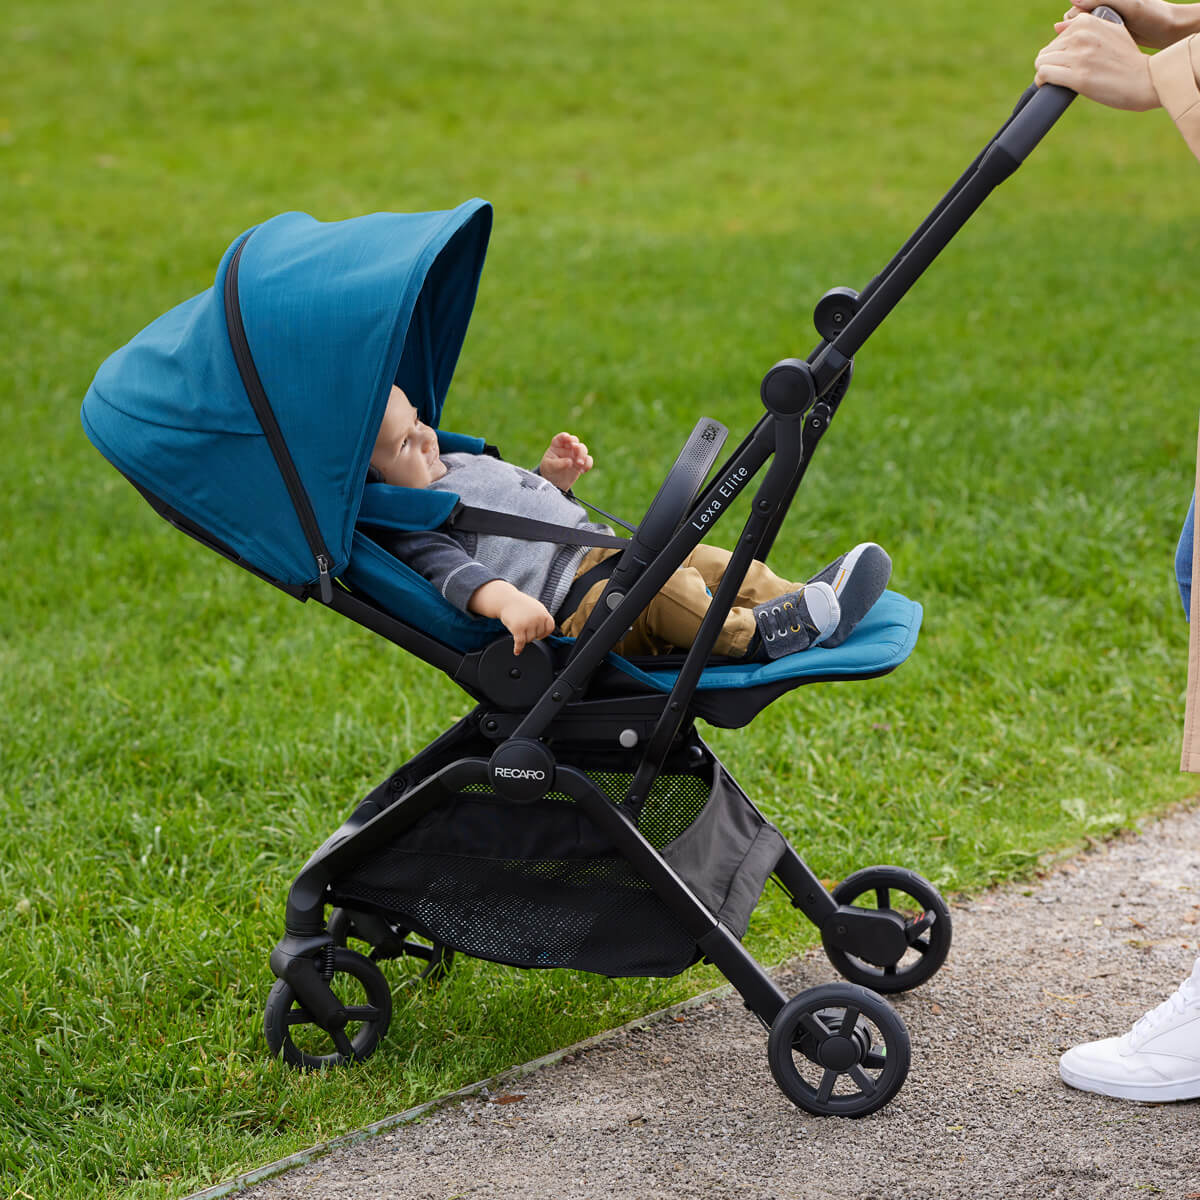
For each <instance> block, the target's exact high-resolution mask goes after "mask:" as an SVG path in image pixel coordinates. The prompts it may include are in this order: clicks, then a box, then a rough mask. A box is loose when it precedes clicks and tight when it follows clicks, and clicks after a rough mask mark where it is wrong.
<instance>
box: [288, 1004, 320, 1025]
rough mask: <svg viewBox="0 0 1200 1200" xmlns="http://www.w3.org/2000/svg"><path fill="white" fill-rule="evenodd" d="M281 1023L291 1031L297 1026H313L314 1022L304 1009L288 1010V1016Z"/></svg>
mask: <svg viewBox="0 0 1200 1200" xmlns="http://www.w3.org/2000/svg"><path fill="white" fill-rule="evenodd" d="M283 1023H284V1024H285V1025H286V1026H287V1027H288V1028H289V1029H292V1028H294V1027H295V1026H297V1025H315V1024H316V1021H314V1020H313V1019H312V1017H311V1016H310V1015H309V1012H308V1009H306V1008H292V1009H289V1010H288V1014H287V1016H286V1017H284V1019H283Z"/></svg>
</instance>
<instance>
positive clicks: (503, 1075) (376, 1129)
mask: <svg viewBox="0 0 1200 1200" xmlns="http://www.w3.org/2000/svg"><path fill="white" fill-rule="evenodd" d="M733 990H734V989H733V986H732V984H728V983H727V984H723V985H722V986H721V987H717V988H713V989H712V990H710V991H707V992H701V993H700V994H699V995H697V996H692V997H691V998H690V999H688V1000H681V1001H680V1002H679V1003H678V1004H672V1005H671V1006H670V1007H668V1008H660V1009H658V1010H657V1011H655V1012H652V1013H647V1014H646V1015H645V1016H644V1017H637V1018H635V1019H634V1020H632V1021H629V1022H628V1023H627V1024H625V1025H621V1026H619V1027H618V1028H616V1029H609V1030H607V1031H605V1032H604V1033H597V1034H595V1035H594V1036H592V1037H590V1038H584V1040H583V1041H581V1042H576V1043H575V1044H574V1045H572V1046H565V1047H564V1048H563V1049H561V1050H553V1051H551V1052H550V1053H549V1054H543V1055H542V1057H541V1058H535V1059H532V1060H531V1061H530V1062H526V1063H521V1064H520V1065H519V1066H516V1067H509V1068H508V1070H506V1071H501V1072H500V1073H499V1074H498V1075H493V1076H492V1077H491V1078H490V1079H481V1080H480V1081H479V1082H478V1083H470V1084H468V1085H467V1086H466V1087H463V1088H459V1089H458V1091H456V1092H447V1093H446V1094H445V1095H444V1096H438V1097H437V1098H436V1099H434V1100H428V1101H426V1102H425V1103H424V1104H418V1105H417V1106H416V1107H415V1108H409V1109H405V1111H404V1112H400V1113H395V1114H394V1115H392V1116H390V1117H384V1118H383V1119H382V1120H381V1121H374V1122H372V1123H371V1124H370V1125H364V1126H363V1128H362V1129H356V1130H354V1131H353V1132H352V1133H344V1134H342V1135H341V1136H340V1137H336V1138H332V1139H330V1140H329V1141H327V1142H318V1143H317V1144H316V1145H314V1146H309V1147H308V1149H306V1150H299V1151H297V1152H296V1153H295V1154H289V1155H288V1156H287V1157H286V1158H280V1159H277V1160H276V1161H275V1162H273V1163H268V1164H267V1165H266V1166H264V1167H257V1168H256V1169H255V1170H253V1171H247V1172H246V1173H245V1174H242V1175H238V1176H236V1177H235V1178H233V1179H230V1180H227V1181H226V1182H225V1183H219V1184H216V1185H215V1186H214V1187H210V1188H205V1189H204V1190H203V1191H201V1192H193V1193H191V1194H190V1195H189V1196H187V1197H186V1198H185V1200H221V1198H222V1197H225V1196H232V1195H235V1194H236V1193H237V1192H240V1191H241V1190H242V1189H243V1188H248V1187H251V1186H252V1185H253V1184H256V1183H262V1182H264V1181H265V1180H267V1179H271V1178H273V1177H274V1176H276V1175H282V1174H284V1172H286V1171H291V1170H293V1169H294V1168H296V1167H303V1166H307V1165H308V1164H309V1163H311V1162H313V1161H314V1160H316V1159H318V1158H323V1157H324V1156H325V1155H326V1154H329V1153H331V1152H332V1151H334V1150H338V1149H341V1148H342V1147H345V1146H354V1145H357V1144H358V1143H359V1142H365V1141H368V1140H369V1139H371V1138H373V1137H378V1136H379V1134H381V1133H386V1132H387V1131H388V1130H389V1129H395V1128H396V1127H397V1126H398V1125H408V1124H410V1123H411V1122H413V1121H419V1120H420V1119H421V1118H422V1117H424V1116H425V1115H427V1114H428V1113H431V1112H434V1111H436V1110H437V1109H439V1108H444V1107H445V1106H446V1105H449V1104H455V1103H457V1102H458V1101H460V1100H466V1099H469V1098H470V1097H472V1096H486V1095H487V1094H488V1093H489V1092H492V1091H496V1090H498V1089H500V1088H502V1087H505V1086H507V1085H508V1084H510V1083H512V1082H513V1081H514V1080H517V1079H521V1078H523V1077H524V1076H526V1075H532V1074H533V1073H534V1072H535V1071H540V1070H541V1069H542V1068H543V1067H549V1066H552V1065H553V1064H554V1063H557V1062H561V1061H562V1060H563V1059H564V1058H566V1057H567V1056H568V1055H572V1054H580V1053H582V1052H583V1051H586V1050H591V1049H594V1048H595V1047H596V1046H602V1045H604V1044H605V1043H607V1042H610V1041H613V1040H615V1039H617V1038H620V1037H621V1036H623V1035H624V1034H627V1033H630V1032H631V1031H633V1030H635V1029H645V1028H646V1027H647V1026H649V1025H657V1024H659V1023H660V1022H662V1021H666V1020H668V1019H670V1018H671V1017H674V1016H677V1015H678V1014H679V1013H683V1012H687V1011H688V1010H689V1009H693V1008H699V1007H700V1006H701V1005H703V1004H707V1003H709V1002H710V1001H713V1000H721V999H724V998H725V997H726V996H730V995H732V994H733Z"/></svg>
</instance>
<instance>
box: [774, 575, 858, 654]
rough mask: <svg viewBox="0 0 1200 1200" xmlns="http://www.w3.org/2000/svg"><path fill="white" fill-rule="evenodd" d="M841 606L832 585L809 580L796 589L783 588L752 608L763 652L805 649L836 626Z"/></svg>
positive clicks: (793, 652) (786, 652)
mask: <svg viewBox="0 0 1200 1200" xmlns="http://www.w3.org/2000/svg"><path fill="white" fill-rule="evenodd" d="M840 616H841V610H840V608H839V606H838V600H837V596H836V595H835V594H834V591H833V588H831V587H830V586H829V584H827V583H809V584H806V585H805V586H804V587H802V588H801V589H800V590H799V591H798V592H785V593H784V594H783V595H782V596H776V597H775V599H774V600H768V601H767V602H766V603H765V604H759V605H756V606H755V609H754V624H755V626H756V627H757V629H758V637H759V643H760V645H761V648H762V653H763V654H765V655H766V657H767V658H782V657H783V656H784V655H785V654H795V653H796V652H797V651H798V650H807V649H808V648H809V646H812V645H815V644H816V643H817V642H819V641H820V640H821V638H823V637H825V636H826V635H827V634H829V633H831V632H832V631H833V630H834V629H835V628H837V623H838V619H839V617H840Z"/></svg>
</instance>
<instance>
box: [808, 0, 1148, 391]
mask: <svg viewBox="0 0 1200 1200" xmlns="http://www.w3.org/2000/svg"><path fill="white" fill-rule="evenodd" d="M1092 15H1093V16H1095V17H1099V18H1100V19H1101V20H1104V21H1111V22H1113V23H1115V24H1118V25H1124V23H1125V22H1124V21H1123V20H1122V19H1121V16H1120V14H1119V13H1118V12H1116V11H1115V10H1114V9H1112V8H1109V7H1108V6H1107V5H1099V6H1098V7H1096V8H1095V9H1093V10H1092ZM1075 95H1076V93H1075V92H1073V91H1071V89H1070V88H1065V87H1059V86H1057V85H1056V84H1049V83H1047V84H1044V85H1043V86H1041V87H1038V86H1037V85H1036V84H1030V86H1029V87H1028V88H1026V89H1025V91H1024V93H1022V95H1021V98H1020V99H1019V100H1018V101H1017V104H1016V107H1015V108H1014V109H1013V111H1012V115H1011V116H1010V117H1009V118H1008V120H1007V121H1005V123H1004V125H1003V126H1002V127H1001V129H1000V131H999V132H998V133H997V134H996V136H995V137H993V138H992V140H991V141H990V142H989V143H988V144H987V146H985V147H984V149H983V150H982V151H981V152H980V153H979V155H978V157H977V158H976V159H975V161H974V162H973V163H971V165H970V166H969V167H968V168H967V170H966V171H965V172H963V174H962V176H961V177H960V178H959V179H958V181H957V182H956V183H955V184H954V186H953V187H952V188H951V189H950V191H949V192H947V193H946V195H945V196H944V197H943V198H942V200H941V202H940V203H939V204H938V205H937V207H936V208H935V209H934V210H933V212H931V213H930V214H929V216H928V217H926V218H925V220H924V221H923V222H922V223H921V225H920V227H919V228H918V229H917V230H916V232H915V233H914V234H913V235H912V236H911V237H910V238H909V239H908V241H907V242H905V244H904V245H903V246H902V247H901V248H900V250H899V252H898V253H897V254H896V256H895V257H894V258H893V259H892V261H891V262H890V263H888V265H887V266H886V267H885V268H884V269H883V270H882V271H881V272H880V273H879V274H878V275H877V276H876V277H875V278H874V279H873V280H871V282H870V283H869V284H868V285H867V286H866V287H865V288H864V289H863V291H862V293H861V295H857V296H854V297H853V298H852V299H850V300H849V301H848V302H847V303H846V304H841V303H840V302H839V303H838V304H835V306H834V307H837V308H840V309H841V310H842V311H841V314H840V317H839V327H838V329H837V330H836V332H835V330H834V329H833V328H831V327H830V326H828V325H826V324H825V322H823V320H822V319H821V306H820V305H818V314H817V316H818V320H817V329H818V332H820V333H821V335H822V337H823V338H824V341H823V342H822V343H821V344H820V345H818V346H817V348H816V349H815V350H813V352H812V353H811V354H810V355H809V357H808V362H809V364H810V365H811V366H812V369H813V382H814V385H815V390H816V394H817V396H823V395H825V394H826V392H828V391H829V390H830V389H831V388H832V387H833V386H834V385H835V384H836V383H837V381H838V379H839V378H840V377H841V376H842V374H843V373H844V372H845V371H846V369H847V367H848V365H849V364H850V363H851V362H852V361H853V359H854V355H855V354H856V353H857V352H858V350H859V349H860V348H861V347H862V345H863V343H864V342H865V341H866V340H867V338H868V337H870V336H871V334H872V333H873V332H874V331H875V329H877V328H878V327H879V325H880V323H881V322H882V321H883V319H884V318H885V317H886V316H887V314H888V313H889V312H891V310H892V309H893V308H894V307H895V306H896V304H898V303H899V301H900V300H901V299H902V298H903V297H904V295H905V293H906V292H907V291H908V290H909V288H910V287H912V285H913V284H914V283H915V282H916V281H917V279H919V278H920V276H921V275H922V274H923V272H924V271H925V269H926V268H927V267H928V266H929V264H930V263H932V262H933V260H934V259H935V258H936V257H937V256H938V254H939V253H941V251H942V250H943V249H944V248H945V246H946V245H947V243H948V242H949V241H950V239H951V238H953V237H954V235H955V234H956V233H957V232H958V231H959V230H960V229H961V228H962V227H963V225H964V224H965V223H966V222H967V220H968V218H969V217H970V216H971V214H972V213H974V212H975V210H976V209H977V208H978V207H979V206H980V205H981V204H982V203H983V201H984V200H985V199H987V197H988V195H989V194H990V193H991V192H992V190H993V189H994V188H996V187H997V186H998V185H999V184H1000V183H1002V182H1003V181H1004V180H1005V179H1007V178H1008V176H1009V175H1011V174H1012V173H1013V172H1014V171H1015V170H1016V169H1017V168H1018V167H1019V166H1020V165H1021V163H1022V162H1024V161H1025V159H1026V158H1027V157H1028V155H1029V153H1030V152H1031V151H1032V150H1033V148H1034V147H1035V146H1036V145H1037V144H1038V142H1040V141H1041V140H1042V138H1044V137H1045V136H1046V134H1047V133H1048V132H1049V131H1050V128H1051V126H1052V125H1053V124H1054V123H1055V121H1057V120H1058V118H1059V117H1061V116H1062V115H1063V113H1064V112H1066V110H1067V108H1068V107H1069V106H1070V104H1071V101H1072V100H1074V99H1075ZM842 290H843V291H844V290H845V289H842ZM847 318H848V319H847Z"/></svg>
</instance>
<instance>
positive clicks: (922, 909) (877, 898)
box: [822, 867, 950, 994]
mask: <svg viewBox="0 0 1200 1200" xmlns="http://www.w3.org/2000/svg"><path fill="white" fill-rule="evenodd" d="M832 895H833V898H834V900H835V901H836V902H837V903H838V904H846V905H852V906H854V907H856V908H865V909H878V910H886V911H890V912H893V913H895V914H896V915H897V916H898V917H900V918H901V920H903V922H904V937H905V941H906V942H907V943H908V949H907V950H905V952H904V954H903V955H902V957H901V958H899V959H898V960H897V961H896V962H894V963H889V964H877V963H871V962H868V961H867V960H866V959H863V958H858V957H856V956H855V955H853V954H851V953H849V952H848V951H846V950H844V949H842V948H841V947H838V946H833V945H831V944H830V942H829V939H828V937H827V936H826V937H823V938H822V941H823V942H824V946H825V953H826V955H828V957H829V961H830V962H831V963H832V964H833V966H834V968H835V970H836V971H837V972H838V974H840V975H843V976H844V977H845V978H846V979H849V980H850V981H851V983H860V984H862V985H863V987H868V988H871V989H872V990H873V991H876V992H883V993H885V994H887V993H892V992H907V991H908V990H909V989H910V988H915V987H917V986H919V985H920V984H922V983H924V982H925V981H926V980H927V979H929V978H930V977H931V976H932V975H933V974H934V973H935V972H936V971H937V969H938V968H939V967H940V966H941V965H942V963H944V962H945V961H946V955H947V954H948V953H949V952H950V909H949V907H948V906H947V904H946V902H945V900H943V899H942V897H941V894H940V893H939V892H938V890H937V888H935V887H934V886H933V884H932V883H930V882H929V881H928V880H926V879H922V878H921V876H920V875H918V874H917V873H916V872H915V871H908V870H905V869H904V868H903V867H864V868H863V870H861V871H855V872H854V874H853V875H849V876H847V877H846V878H845V879H843V880H842V882H841V883H839V884H838V885H837V887H835V888H834V889H833V893H832ZM864 898H865V901H864V902H863V903H859V901H860V900H864Z"/></svg>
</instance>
